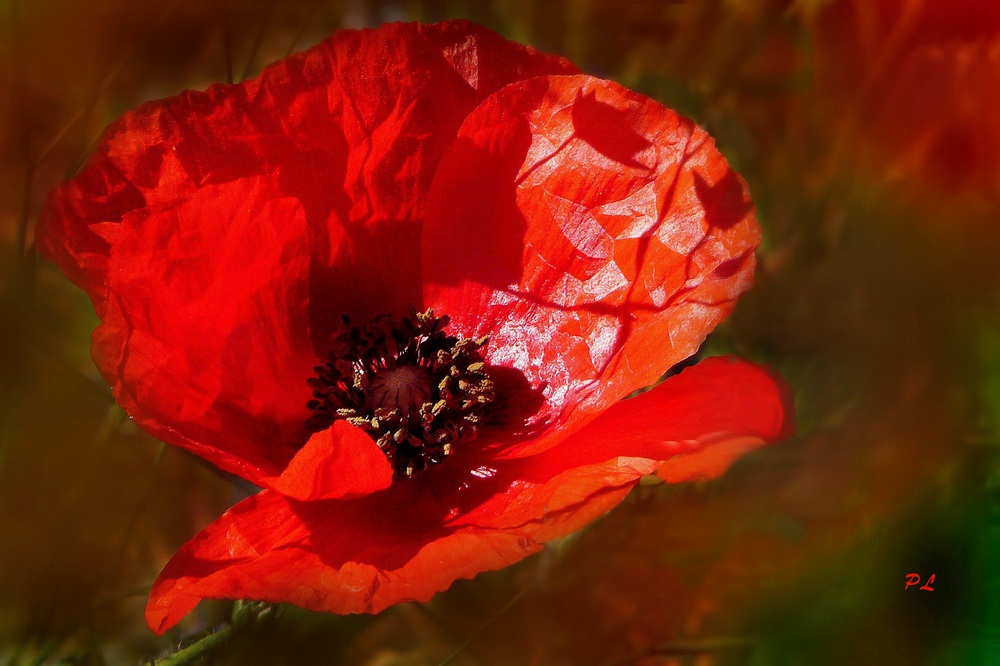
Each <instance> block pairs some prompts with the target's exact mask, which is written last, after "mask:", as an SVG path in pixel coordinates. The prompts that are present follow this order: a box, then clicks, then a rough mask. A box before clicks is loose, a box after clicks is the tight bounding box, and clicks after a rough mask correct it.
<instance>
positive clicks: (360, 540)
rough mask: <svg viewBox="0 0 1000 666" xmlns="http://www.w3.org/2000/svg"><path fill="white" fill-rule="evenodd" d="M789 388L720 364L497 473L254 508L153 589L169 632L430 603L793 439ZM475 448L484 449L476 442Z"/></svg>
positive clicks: (454, 475) (161, 626) (441, 470)
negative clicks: (653, 477) (628, 498)
mask: <svg viewBox="0 0 1000 666" xmlns="http://www.w3.org/2000/svg"><path fill="white" fill-rule="evenodd" d="M789 423H790V402H789V397H788V394H787V387H786V386H785V385H784V383H783V382H782V381H781V380H780V379H778V378H777V377H775V376H774V375H773V374H772V373H770V372H769V371H768V370H766V369H764V368H761V367H759V366H755V365H752V364H749V363H745V362H740V361H737V360H734V359H709V360H707V361H705V362H703V363H701V364H699V365H697V366H695V367H693V368H690V369H688V370H685V371H684V372H683V373H681V374H680V375H678V376H676V377H673V378H671V379H668V380H667V381H666V382H664V383H663V384H661V385H659V386H657V387H656V388H654V389H652V390H651V391H648V392H646V393H643V394H641V395H639V396H637V397H635V398H632V399H629V400H626V401H624V402H623V403H621V404H620V405H616V406H615V407H613V408H612V409H610V410H608V411H607V412H606V413H605V414H603V415H601V416H600V417H598V418H597V419H594V420H593V421H592V422H591V423H590V425H589V426H587V427H586V428H584V429H582V430H581V431H580V432H578V433H577V435H576V436H575V437H572V438H570V439H569V440H567V441H565V442H563V443H562V444H561V445H560V446H558V447H555V448H550V449H548V450H547V451H545V452H543V453H540V454H538V455H535V456H531V457H527V458H518V459H503V460H491V459H490V458H489V456H486V455H484V454H483V452H482V451H481V450H477V449H474V448H473V447H472V446H467V447H463V448H462V449H460V450H459V451H457V452H456V454H455V455H454V456H453V457H452V458H450V459H449V460H447V461H446V462H445V463H443V464H441V465H438V466H435V467H434V468H432V469H431V470H429V471H427V472H424V473H423V474H421V475H418V476H417V477H415V478H413V479H407V480H400V481H398V482H397V483H395V484H393V485H392V486H390V487H389V488H388V489H387V490H385V491H383V492H378V493H374V494H371V495H368V496H366V497H360V498H357V499H355V500H348V501H326V502H308V503H298V502H291V501H288V500H286V499H284V498H282V497H280V496H279V495H278V494H276V493H272V492H270V491H265V492H264V493H262V494H260V495H258V496H256V497H254V498H251V499H249V500H246V501H244V502H243V503H241V504H239V505H237V506H236V507H234V508H233V509H231V510H230V511H229V512H228V513H227V514H226V515H224V516H223V517H222V518H220V519H219V520H218V521H216V522H215V523H214V524H213V525H211V526H209V527H208V528H207V529H206V530H205V531H203V532H202V533H201V534H199V535H198V536H196V537H195V538H194V539H192V540H191V541H190V542H189V543H188V544H186V545H185V546H184V547H183V548H182V549H181V550H180V551H179V552H178V553H177V555H175V557H174V559H173V560H171V562H170V563H169V564H168V565H167V567H166V568H165V569H164V571H163V573H161V575H160V578H159V579H158V581H157V582H156V584H155V585H154V587H153V591H152V593H151V596H150V602H149V606H148V609H147V621H148V622H149V624H150V626H151V627H152V628H153V629H154V630H155V631H158V632H162V631H164V630H165V629H167V628H169V627H170V626H172V625H173V624H174V623H176V622H177V621H178V620H179V619H180V618H181V617H183V616H184V614H186V613H187V612H188V611H190V610H191V608H193V607H194V605H195V604H196V603H197V602H198V601H199V600H200V599H202V598H240V599H243V598H247V599H258V600H264V601H272V602H289V603H294V604H296V605H300V606H304V607H306V608H311V609H314V610H321V611H331V612H338V613H347V612H378V611H380V610H382V609H383V608H386V607H387V606H390V605H392V604H395V603H400V602H402V601H410V600H415V601H424V600H427V599H429V598H430V597H431V596H432V595H433V594H434V593H435V592H438V591H440V590H443V589H445V588H447V587H448V586H449V585H450V584H451V583H452V582H453V581H454V580H456V579H458V578H469V577H472V576H474V575H475V574H476V573H478V572H480V571H486V570H491V569H497V568H500V567H503V566H506V565H508V564H511V563H513V562H516V561H518V560H520V559H522V558H524V557H526V556H527V555H530V554H531V553H534V552H536V551H537V550H538V549H539V548H540V547H541V544H542V543H544V542H545V541H547V540H550V539H553V538H556V537H559V536H563V535H565V534H568V533H570V532H573V531H574V530H576V529H579V528H580V527H582V526H583V525H585V524H587V523H588V522H590V521H592V520H593V519H594V518H596V517H598V516H599V515H601V514H602V513H604V512H606V511H608V510H609V509H611V508H613V507H614V506H615V505H617V504H618V503H619V502H620V501H621V500H622V499H623V498H624V496H625V495H626V494H627V493H628V491H629V490H630V489H631V488H632V487H633V486H634V485H635V483H636V482H637V481H638V480H639V478H640V477H642V476H643V475H646V474H651V473H653V472H655V471H657V470H658V469H659V470H660V471H661V473H671V472H672V471H673V472H676V471H677V470H678V469H679V467H678V465H680V464H684V461H695V464H694V465H693V468H694V473H689V474H687V478H703V477H706V476H711V475H715V474H717V473H721V472H722V471H723V470H724V466H720V465H718V464H716V463H717V462H718V461H716V460H713V461H711V462H710V463H707V464H699V463H697V461H699V460H701V461H702V462H703V463H704V461H705V460H706V459H705V458H699V456H701V455H703V454H708V453H709V452H711V451H716V452H718V451H720V450H722V451H723V453H722V456H721V457H722V458H726V457H727V456H728V453H729V452H730V451H731V450H732V447H731V445H732V444H733V443H734V442H740V441H752V442H753V443H754V445H757V446H759V445H760V444H763V443H765V442H766V441H772V440H773V439H774V438H776V437H780V436H783V435H784V434H787V432H788V428H789ZM473 444H474V442H473Z"/></svg>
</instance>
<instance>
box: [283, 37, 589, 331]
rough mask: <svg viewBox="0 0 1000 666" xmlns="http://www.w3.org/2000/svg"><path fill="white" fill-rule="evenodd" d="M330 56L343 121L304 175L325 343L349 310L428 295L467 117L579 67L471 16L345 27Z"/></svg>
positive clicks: (331, 104) (392, 308)
mask: <svg viewBox="0 0 1000 666" xmlns="http://www.w3.org/2000/svg"><path fill="white" fill-rule="evenodd" d="M325 54H326V56H327V59H328V60H327V61H326V62H324V64H323V66H324V67H325V68H326V69H327V70H328V73H327V74H325V77H326V78H327V80H328V90H327V97H326V107H325V108H324V112H325V113H326V114H327V115H328V116H329V117H331V118H333V119H335V125H336V128H335V130H328V131H327V134H328V135H329V136H328V137H327V138H326V139H325V141H326V143H327V144H328V146H329V147H328V148H327V149H326V152H325V153H324V156H323V161H322V162H321V163H303V164H300V165H299V167H298V172H297V174H296V176H295V178H294V181H295V183H296V185H295V191H296V193H297V196H299V197H300V198H301V199H302V200H303V202H304V205H305V206H306V209H307V211H309V216H308V217H309V224H310V229H309V231H310V243H311V248H312V254H313V259H314V264H313V272H312V283H313V290H314V293H315V294H317V295H318V296H317V297H316V298H314V299H313V307H312V311H311V321H310V325H311V329H312V335H313V340H314V342H315V344H316V346H317V348H318V349H320V350H321V351H325V350H326V346H327V345H328V344H329V339H330V335H331V334H335V333H337V332H339V331H340V329H341V326H342V324H341V318H340V317H341V315H342V314H349V315H350V316H351V317H352V318H353V319H354V320H356V321H366V320H368V319H370V318H371V317H373V316H375V315H378V314H382V313H391V314H393V315H397V316H400V315H403V314H405V313H406V312H407V309H408V308H409V307H410V306H411V305H419V304H420V302H421V298H422V295H421V292H420V280H419V276H420V255H419V252H416V251H414V249H415V248H419V246H420V235H421V227H422V221H423V219H424V208H425V206H426V198H427V193H428V191H429V189H430V182H431V179H432V177H433V175H434V171H435V169H436V167H437V163H438V161H439V160H440V158H441V154H442V153H443V152H444V150H445V148H446V147H447V146H448V145H449V144H450V143H451V141H452V140H453V139H454V137H455V133H456V132H457V131H458V128H459V126H460V125H461V123H462V120H463V119H464V118H465V116H466V115H468V113H469V112H470V111H471V110H472V109H474V108H475V107H476V106H477V105H478V104H479V103H480V102H481V101H482V100H483V99H485V98H486V96H488V95H489V94H491V93H493V92H495V91H496V90H498V89H499V88H501V87H503V86H505V85H507V84H508V83H511V82H513V81H519V80H521V79H524V78H527V77H532V76H537V75H540V74H550V73H567V72H576V71H577V69H576V67H575V66H574V65H572V64H571V63H569V62H568V61H567V60H565V59H563V58H559V57H556V56H550V55H547V54H543V53H540V52H538V51H535V50H534V49H532V48H530V47H526V46H523V45H520V44H516V43H513V42H508V41H506V40H504V39H503V38H501V37H500V36H499V35H497V34H496V33H493V32H491V31H489V30H486V29H485V28H482V27H480V26H477V25H474V24H471V23H468V22H466V21H449V22H445V23H439V24H435V25H419V24H412V23H407V24H402V23H398V24H390V25H386V26H384V27H383V28H381V29H380V30H377V31H359V32H350V31H345V32H341V33H337V34H336V35H335V36H334V38H333V39H332V40H331V42H330V44H329V48H328V49H327V50H326V51H325ZM333 147H336V150H333ZM331 187H334V189H333V191H332V192H331ZM400 275H405V276H407V278H408V279H405V280H401V279H399V276H400Z"/></svg>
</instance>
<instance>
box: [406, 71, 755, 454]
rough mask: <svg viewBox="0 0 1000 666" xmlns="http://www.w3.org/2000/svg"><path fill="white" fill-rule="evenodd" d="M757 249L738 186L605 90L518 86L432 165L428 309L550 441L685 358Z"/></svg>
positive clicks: (480, 113)
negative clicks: (480, 346)
mask: <svg viewBox="0 0 1000 666" xmlns="http://www.w3.org/2000/svg"><path fill="white" fill-rule="evenodd" d="M759 239H760V230H759V228H758V226H757V224H756V221H755V219H754V215H753V211H752V206H751V204H750V200H749V196H748V194H747V190H746V185H745V184H744V183H743V181H742V180H741V179H740V178H739V176H737V175H736V174H735V173H734V172H733V171H732V170H731V169H730V168H729V166H728V164H727V163H726V161H725V160H724V159H723V157H722V156H721V155H720V154H719V152H718V151H717V150H716V149H715V146H714V144H713V142H712V140H711V138H710V137H709V136H708V135H707V134H705V132H704V131H702V130H701V129H699V128H698V127H696V126H695V125H694V124H693V123H692V122H691V121H689V120H687V119H685V118H683V117H681V116H679V115H677V114H676V113H674V112H673V111H671V110H670V109H667V108H665V107H663V106H661V105H659V104H657V103H656V102H654V101H652V100H650V99H648V98H645V97H643V96H641V95H638V94H635V93H632V92H630V91H628V90H625V89H623V88H621V87H620V86H618V85H616V84H614V83H610V82H608V81H602V80H599V79H595V78H592V77H588V76H551V77H545V78H537V79H531V80H528V81H523V82H521V83H517V84H512V85H510V86H508V87H506V88H504V89H503V90H501V91H500V92H498V93H497V94H495V95H493V96H492V97H490V98H489V99H487V100H486V101H485V102H484V103H483V104H482V105H481V106H480V107H479V108H477V109H476V110H475V111H474V112H473V113H472V114H470V116H469V117H468V119H467V120H466V122H465V123H464V124H463V126H462V129H461V130H460V132H459V135H458V138H457V139H456V141H455V144H454V145H453V146H452V148H451V149H450V150H449V152H448V153H446V155H445V157H444V158H443V159H442V162H441V165H440V167H439V169H438V173H437V176H436V178H435V181H434V183H433V187H432V193H431V200H430V202H429V210H428V217H427V224H426V231H425V235H424V276H425V288H424V293H425V302H426V303H427V304H428V305H432V306H435V307H437V308H439V309H440V311H441V312H447V313H448V314H449V315H450V316H451V318H452V325H453V327H454V329H455V330H456V331H457V332H459V333H460V334H462V335H467V336H478V335H486V334H488V335H489V336H490V343H489V346H488V348H487V356H488V360H489V361H490V362H491V363H493V364H495V365H499V366H507V367H513V368H516V369H518V370H519V371H521V372H522V373H524V375H525V377H526V378H527V379H528V380H529V382H530V383H531V385H532V387H533V388H534V389H536V390H537V391H540V392H541V394H542V395H543V396H544V400H545V404H544V405H543V407H542V408H541V409H540V410H539V412H538V414H537V416H536V421H547V425H548V427H550V428H552V427H555V426H560V432H559V433H557V434H555V435H554V436H555V437H556V438H557V439H558V438H561V437H565V436H566V435H567V434H568V433H569V432H571V431H572V429H574V428H576V427H579V426H580V425H582V424H583V423H584V422H585V421H586V420H587V418H591V417H592V416H593V415H595V414H597V413H599V412H600V411H601V410H603V409H606V408H607V407H609V406H610V405H612V404H614V403H615V402H617V401H618V400H620V399H621V398H622V397H624V396H625V395H627V394H629V393H630V392H632V391H634V390H636V389H638V388H641V387H643V386H648V385H650V384H652V383H654V382H655V381H656V380H657V379H658V378H659V377H660V376H661V375H662V374H663V373H664V372H666V370H667V369H668V368H669V367H670V366H672V365H673V364H675V363H677V362H678V361H680V360H682V359H684V358H686V357H687V356H689V355H691V354H692V353H693V352H694V351H695V350H696V349H697V348H698V345H699V344H700V343H701V341H702V340H703V339H704V338H705V336H706V335H707V334H708V332H709V331H711V330H712V329H713V328H714V327H715V326H716V325H717V324H718V323H719V322H720V321H721V320H722V319H723V318H724V317H725V316H726V315H727V314H728V313H729V311H730V310H731V309H732V307H733V305H734V303H735V300H736V298H737V297H738V296H739V295H740V294H741V293H742V292H743V291H744V290H746V289H747V288H748V287H749V285H750V280H751V274H752V271H753V267H754V257H753V250H754V249H755V248H756V247H757V244H758V242H759ZM577 417H579V418H577ZM553 443H554V440H549V439H545V438H541V439H536V440H535V441H534V443H533V445H532V448H531V449H530V450H532V451H537V450H542V449H544V448H545V446H550V445H552V444H553Z"/></svg>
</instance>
